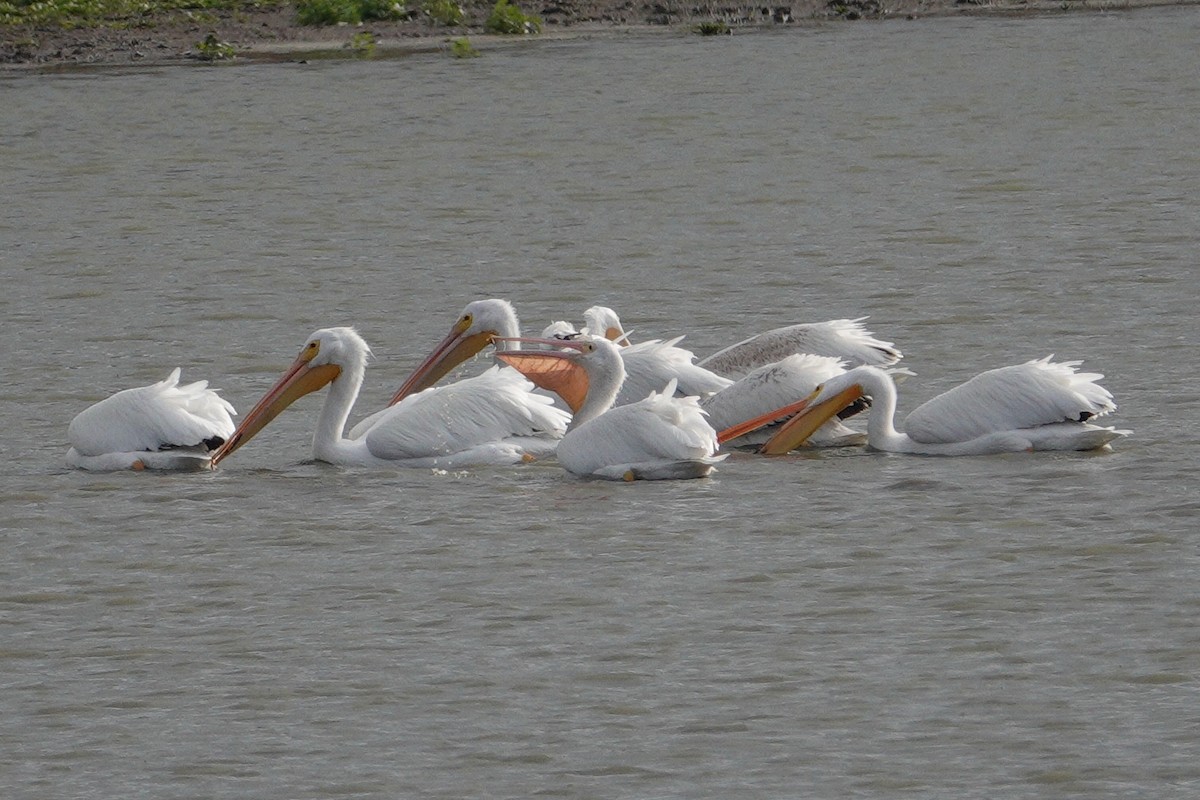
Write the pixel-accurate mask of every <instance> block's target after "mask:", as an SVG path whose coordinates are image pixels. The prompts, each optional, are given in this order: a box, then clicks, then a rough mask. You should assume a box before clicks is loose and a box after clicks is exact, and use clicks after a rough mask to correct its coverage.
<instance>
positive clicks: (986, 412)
mask: <svg viewBox="0 0 1200 800" xmlns="http://www.w3.org/2000/svg"><path fill="white" fill-rule="evenodd" d="M1052 358H1053V356H1047V357H1046V358H1042V359H1038V360H1035V361H1028V362H1026V363H1024V364H1017V365H1014V366H1009V367H1001V368H999V369H993V370H988V371H987V372H982V373H980V374H979V375H976V376H975V377H974V378H972V379H971V380H969V381H967V382H966V383H964V384H962V385H960V386H957V387H955V388H954V389H951V390H950V391H948V392H944V393H943V394H940V395H938V396H937V397H934V398H933V399H932V400H929V401H928V402H926V403H924V404H922V405H920V406H918V407H917V408H916V409H914V410H913V412H912V413H911V414H909V415H908V417H907V418H906V419H905V421H904V432H903V433H901V432H900V431H897V430H896V428H895V423H894V421H893V418H894V416H895V413H896V385H895V382H894V381H893V379H892V377H891V376H890V375H889V374H888V373H887V372H885V371H884V370H881V369H879V368H877V367H867V366H863V367H855V368H854V369H852V370H849V371H847V372H845V373H843V374H841V375H838V376H836V377H833V378H830V379H829V380H828V381H826V382H825V383H824V384H822V385H821V386H819V387H817V389H816V390H815V391H814V392H813V393H812V394H811V395H810V396H809V397H808V398H806V399H805V400H803V401H801V402H800V404H799V405H798V406H797V407H794V408H793V409H791V410H792V411H794V412H797V413H795V416H793V417H792V418H791V419H790V420H788V421H787V422H786V423H784V424H783V425H782V427H780V429H779V430H778V432H777V433H776V434H775V435H774V436H773V437H772V438H771V440H770V441H768V442H767V443H766V444H765V445H764V446H763V449H762V452H764V453H767V454H779V453H785V452H788V451H789V450H792V449H794V448H795V447H798V446H799V445H800V444H801V443H803V442H804V440H805V439H807V438H808V436H809V435H810V434H811V432H812V431H813V430H815V429H816V428H817V427H819V426H820V425H822V424H823V423H824V422H825V421H826V420H828V419H830V418H831V417H832V416H833V415H834V414H836V413H838V411H839V410H841V409H843V408H845V407H846V406H847V404H848V403H851V402H853V401H854V400H855V399H857V398H860V397H862V396H864V395H869V396H870V397H871V398H872V401H873V405H872V408H871V411H870V418H869V420H868V423H867V446H868V447H871V448H873V449H876V450H885V451H888V452H893V453H920V454H927V455H952V456H961V455H984V454H988V453H1008V452H1021V451H1033V450H1095V449H1099V448H1104V447H1107V446H1108V444H1109V442H1111V441H1113V440H1115V439H1118V438H1120V437H1123V436H1127V435H1128V434H1129V431H1122V430H1116V429H1115V428H1106V427H1101V426H1099V425H1095V424H1092V423H1091V422H1089V420H1091V419H1092V418H1094V417H1099V416H1102V415H1104V414H1108V413H1109V412H1111V411H1114V410H1115V409H1116V404H1115V403H1114V402H1113V397H1112V394H1111V393H1110V392H1109V391H1108V390H1107V389H1105V388H1104V387H1103V386H1101V385H1100V384H1099V383H1097V381H1098V380H1099V379H1100V378H1102V377H1104V376H1103V375H1100V374H1098V373H1094V372H1078V371H1077V370H1076V367H1078V366H1079V365H1080V364H1081V363H1082V362H1079V361H1063V362H1054V361H1052V360H1051V359H1052Z"/></svg>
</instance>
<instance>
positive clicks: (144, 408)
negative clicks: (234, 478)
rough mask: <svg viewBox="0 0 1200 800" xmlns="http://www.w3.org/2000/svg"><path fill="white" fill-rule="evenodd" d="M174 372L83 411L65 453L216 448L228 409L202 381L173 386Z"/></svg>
mask: <svg viewBox="0 0 1200 800" xmlns="http://www.w3.org/2000/svg"><path fill="white" fill-rule="evenodd" d="M180 374H181V373H180V369H179V368H178V367H176V368H175V369H174V370H172V371H171V374H170V375H168V376H167V378H166V380H163V381H159V382H158V383H152V384H150V385H149V386H139V387H137V388H134V389H125V390H124V391H121V392H117V393H116V394H114V395H112V396H111V397H108V398H105V399H104V400H101V401H100V402H99V403H96V404H95V405H93V406H90V407H89V408H86V409H84V410H83V411H82V412H80V413H79V415H78V416H76V417H75V419H73V420H71V424H70V426H69V427H68V428H67V439H68V440H69V441H70V444H71V447H73V448H75V450H76V451H77V452H78V453H79V454H81V455H84V456H99V455H104V454H107V453H133V452H141V451H156V450H165V449H169V448H176V447H195V446H197V445H201V444H205V443H209V444H211V446H214V447H215V446H216V444H219V443H220V442H219V441H213V440H218V439H219V440H221V441H223V440H225V439H226V438H228V437H229V436H230V434H232V433H233V427H234V426H233V419H232V417H231V415H233V414H235V413H237V412H235V411H234V410H233V406H232V405H230V404H229V403H228V402H227V401H225V400H224V399H222V398H221V396H220V395H218V394H217V393H216V392H215V391H214V390H212V389H209V388H208V382H207V381H196V382H195V383H188V384H184V385H183V386H180V385H179V377H180Z"/></svg>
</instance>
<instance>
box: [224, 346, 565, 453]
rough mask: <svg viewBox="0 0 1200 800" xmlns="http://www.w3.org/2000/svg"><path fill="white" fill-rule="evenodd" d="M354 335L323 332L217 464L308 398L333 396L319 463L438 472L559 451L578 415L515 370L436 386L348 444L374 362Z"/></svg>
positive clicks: (316, 445) (323, 421)
mask: <svg viewBox="0 0 1200 800" xmlns="http://www.w3.org/2000/svg"><path fill="white" fill-rule="evenodd" d="M370 352H371V351H370V348H369V347H368V346H367V343H366V342H365V341H364V340H363V338H362V337H361V336H359V335H358V333H357V332H356V331H355V330H354V329H353V328H346V327H342V328H323V329H321V330H318V331H316V332H314V333H313V334H312V336H310V337H309V340H308V343H307V344H305V345H304V347H303V348H302V349H301V350H300V354H299V355H298V356H297V357H296V360H295V361H294V362H293V363H292V365H291V366H290V367H289V368H288V369H287V371H286V372H284V374H283V376H282V377H280V378H279V380H278V381H277V382H276V383H275V385H274V386H273V387H271V389H269V390H268V391H267V393H266V394H264V395H263V397H262V399H261V400H259V401H258V403H257V404H256V405H255V406H254V408H253V409H251V411H250V412H249V413H248V414H247V415H246V417H245V419H243V421H242V424H241V425H239V426H238V428H237V430H235V431H234V432H233V433H232V435H230V437H229V440H228V441H227V442H225V444H224V445H223V446H222V447H221V448H220V449H219V450H217V452H215V453H214V454H213V457H212V463H213V465H214V466H216V465H217V464H218V463H219V462H221V461H222V460H224V459H225V458H227V457H228V456H229V455H230V454H232V453H233V452H234V451H235V450H237V449H238V448H239V447H241V446H242V445H244V444H245V443H246V442H248V441H249V440H250V439H251V438H253V437H254V436H255V435H256V434H257V433H258V432H259V431H260V430H262V429H263V428H264V427H265V426H266V425H267V424H268V423H270V422H271V420H273V419H274V418H275V417H276V416H278V415H279V414H280V412H282V411H283V409H285V408H287V407H288V406H289V405H291V404H292V403H294V402H295V401H296V400H298V399H299V398H301V397H303V396H304V395H306V394H308V393H310V392H314V391H316V390H318V389H320V388H322V387H324V386H326V385H328V386H329V394H328V396H327V397H326V398H325V403H324V405H323V406H322V408H321V413H320V417H319V418H318V421H317V429H316V433H315V434H314V435H313V449H312V454H313V458H314V459H316V460H318V461H327V462H330V463H333V464H348V465H391V466H402V467H438V468H443V469H454V468H460V467H464V466H477V465H489V464H490V465H502V464H514V463H519V462H522V461H527V460H530V459H531V458H533V457H537V456H538V455H544V454H545V453H547V452H552V451H553V449H554V445H555V444H556V443H557V440H558V438H559V437H561V436H562V434H563V432H564V431H565V429H566V425H567V421H568V420H569V416H568V415H567V414H566V413H565V412H563V411H560V410H558V409H556V408H554V407H553V404H552V403H551V402H550V400H549V399H548V398H544V397H540V396H538V395H534V394H531V393H530V391H529V389H530V388H531V384H530V383H529V381H527V380H526V379H525V378H523V377H522V376H521V375H520V374H519V373H517V372H515V371H513V370H506V369H500V368H495V367H494V368H492V369H489V370H488V371H487V372H485V373H484V374H483V375H481V376H479V378H478V379H475V380H473V381H460V382H459V383H456V384H451V385H449V386H445V387H433V388H430V389H426V390H425V391H421V392H419V393H417V394H413V395H411V396H409V397H406V398H405V399H404V400H403V401H401V402H399V403H397V404H396V405H393V406H390V407H388V408H387V409H385V410H384V411H381V412H379V413H377V414H375V415H372V416H371V417H369V418H368V419H367V420H365V421H364V423H366V424H365V425H364V424H360V425H359V426H356V428H355V431H354V432H353V433H352V436H351V437H349V438H347V437H345V436H343V433H342V432H343V431H344V430H345V427H346V421H347V420H348V418H349V416H350V411H351V409H352V408H353V406H354V401H355V399H357V397H358V393H359V389H360V388H361V386H362V382H363V376H364V373H365V370H366V363H367V357H368V356H369V355H370Z"/></svg>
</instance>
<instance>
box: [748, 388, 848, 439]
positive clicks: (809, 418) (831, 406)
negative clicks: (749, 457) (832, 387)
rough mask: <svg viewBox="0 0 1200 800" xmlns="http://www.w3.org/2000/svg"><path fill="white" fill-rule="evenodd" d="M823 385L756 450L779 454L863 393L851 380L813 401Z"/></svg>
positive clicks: (810, 434)
mask: <svg viewBox="0 0 1200 800" xmlns="http://www.w3.org/2000/svg"><path fill="white" fill-rule="evenodd" d="M822 388H823V387H819V386H818V387H817V390H816V391H815V392H813V393H812V394H811V395H810V396H809V397H808V399H807V400H805V401H803V402H805V403H808V404H810V405H808V407H807V408H805V409H804V410H802V411H801V412H800V413H798V414H797V415H796V416H794V417H792V418H791V419H789V420H788V421H787V422H785V423H784V424H783V427H781V428H780V429H779V430H778V431H777V432H776V433H775V435H774V436H772V437H771V438H770V439H769V440H768V441H767V443H766V444H764V445H763V446H762V449H761V450H760V451H759V452H761V453H763V454H764V455H768V456H778V455H783V454H784V453H789V452H791V451H792V450H795V449H796V448H797V447H799V446H800V445H802V444H804V442H805V441H807V440H808V437H810V436H812V434H813V431H815V430H816V429H817V428H819V427H821V426H822V425H824V424H825V423H826V422H828V421H829V420H830V419H832V418H833V417H834V416H836V415H837V414H838V412H840V411H841V410H842V409H844V408H845V407H846V406H848V405H850V404H851V403H853V402H854V401H855V400H857V399H858V398H860V397H862V396H863V390H862V387H861V386H859V385H858V384H854V385H853V386H850V387H848V388H845V389H843V390H842V391H840V392H837V393H836V394H833V395H831V396H829V397H827V398H826V399H824V400H821V401H820V402H818V403H815V404H812V401H813V399H815V398H816V397H817V395H819V394H820V393H821V389H822Z"/></svg>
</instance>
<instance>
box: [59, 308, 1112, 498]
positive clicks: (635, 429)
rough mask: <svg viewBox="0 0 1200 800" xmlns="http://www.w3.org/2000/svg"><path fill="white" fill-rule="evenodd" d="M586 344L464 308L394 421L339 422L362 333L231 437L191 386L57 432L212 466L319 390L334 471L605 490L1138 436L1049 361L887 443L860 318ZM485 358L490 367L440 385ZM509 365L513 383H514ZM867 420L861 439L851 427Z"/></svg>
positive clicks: (356, 373)
mask: <svg viewBox="0 0 1200 800" xmlns="http://www.w3.org/2000/svg"><path fill="white" fill-rule="evenodd" d="M585 320H586V324H585V325H584V326H583V327H582V328H581V329H579V330H576V329H575V328H574V326H572V325H570V324H569V323H565V322H556V323H554V324H552V325H551V326H550V327H548V328H547V329H546V330H545V331H544V332H543V334H542V336H540V337H537V338H528V337H522V336H521V335H520V330H519V324H518V320H517V315H516V313H515V311H514V310H513V307H512V305H511V304H510V303H509V302H507V301H505V300H497V299H490V300H477V301H475V302H472V303H469V304H468V305H467V307H466V308H465V309H464V310H463V313H462V314H461V315H460V316H459V317H458V319H457V321H456V322H455V323H454V325H453V326H452V327H451V329H450V333H449V334H448V335H447V336H446V337H445V339H443V340H442V342H441V343H440V344H438V345H437V347H436V348H434V350H433V351H432V352H431V353H430V354H429V356H428V357H427V358H426V359H425V360H424V361H423V362H422V363H421V364H420V366H418V367H417V369H416V370H415V371H414V372H413V373H412V375H410V376H409V377H408V379H407V380H405V381H404V383H403V384H402V385H401V386H400V388H399V390H397V392H396V393H395V395H394V396H393V397H392V400H391V402H390V403H389V404H388V406H387V407H386V408H384V409H382V410H381V411H379V412H377V413H375V414H372V415H371V416H369V417H367V418H366V419H364V420H362V421H361V422H359V423H358V424H357V425H355V426H354V427H353V428H351V429H350V432H349V433H348V434H347V433H346V432H345V431H346V425H347V422H348V420H349V417H350V412H351V409H352V408H353V406H354V401H355V399H356V398H357V396H358V392H359V389H360V387H361V386H362V382H363V376H364V372H365V370H366V365H367V358H368V356H369V355H370V349H369V348H368V346H367V343H366V342H365V341H363V339H362V337H361V336H359V335H358V333H356V332H355V330H354V329H353V328H324V329H322V330H319V331H316V332H315V333H313V334H312V336H310V337H309V339H308V342H307V343H306V344H305V345H304V347H303V348H302V349H301V350H300V354H299V356H297V357H296V360H295V361H294V362H293V363H292V365H291V366H290V367H289V368H288V369H287V371H286V372H285V373H284V374H283V376H282V377H281V378H280V379H279V380H278V382H277V383H276V384H275V385H274V386H273V387H272V388H271V389H270V390H269V391H268V392H267V393H266V394H265V395H263V397H262V399H261V400H259V401H258V403H257V404H256V405H255V406H254V408H253V409H251V410H250V412H249V413H248V414H246V416H245V417H244V418H243V420H242V423H241V424H240V425H238V426H237V427H236V428H235V427H234V423H233V419H232V415H233V414H235V412H234V410H233V406H231V405H230V404H229V403H228V402H227V401H225V400H224V399H222V398H221V397H220V396H219V395H218V394H217V393H216V392H215V391H213V390H211V389H209V388H208V385H207V382H205V381H200V382H196V383H191V384H185V385H182V386H181V385H180V384H179V377H180V371H179V369H175V370H174V371H173V372H172V373H171V375H170V376H169V377H168V378H167V379H166V380H164V381H162V382H160V383H155V384H151V385H150V386H142V387H139V388H135V389H127V390H125V391H122V392H118V393H117V394H114V395H113V396H111V397H109V398H107V399H105V400H102V401H100V402H99V403H96V404H95V405H93V406H91V407H89V408H87V409H85V410H84V411H83V412H81V413H80V414H79V415H78V416H77V417H76V418H75V419H74V420H73V421H72V422H71V425H70V428H69V430H68V438H69V440H70V444H71V448H70V450H69V451H68V453H67V461H68V463H69V464H70V465H72V466H75V467H80V468H83V469H99V470H114V469H195V468H198V467H216V466H217V464H218V463H220V462H222V461H224V460H225V459H226V458H228V457H229V456H231V455H233V453H234V452H235V451H237V450H238V449H239V448H241V447H242V446H243V445H245V444H246V443H247V442H249V441H250V440H251V439H252V438H253V437H254V436H255V435H256V434H257V433H258V432H259V431H260V430H262V429H263V428H264V427H265V426H266V425H267V424H268V423H270V422H271V420H273V419H274V418H275V417H276V416H277V415H278V414H279V413H280V412H281V411H283V409H284V408H286V407H287V406H289V405H291V404H292V403H293V402H295V401H296V400H297V399H298V398H300V397H302V396H304V395H306V394H308V393H310V392H314V391H316V390H318V389H321V388H323V387H325V386H328V387H329V392H328V395H327V396H326V398H325V403H324V406H323V407H322V409H321V413H320V417H319V419H318V421H317V429H316V433H315V434H314V436H313V450H312V452H313V458H315V459H317V460H319V461H327V462H331V463H334V464H352V465H382V464H389V465H394V466H411V467H438V468H445V469H456V468H462V467H466V466H478V465H503V464H516V463H521V462H524V461H530V460H533V459H538V458H545V457H554V458H556V459H557V461H558V463H559V464H561V465H562V466H563V467H564V468H565V469H567V470H568V471H570V472H572V473H574V474H577V475H584V476H594V477H599V478H609V479H616V480H634V479H648V480H654V479H669V478H698V477H703V476H705V475H708V474H709V473H710V472H711V471H712V469H713V465H714V464H716V463H717V462H719V461H720V460H722V459H723V458H725V454H723V453H722V452H721V450H722V449H726V450H728V449H730V448H742V449H750V448H753V449H756V450H757V451H758V452H762V453H765V454H779V453H786V452H788V451H790V450H793V449H795V448H798V447H801V446H818V447H821V446H824V447H830V446H849V445H862V444H866V445H867V446H869V447H872V448H875V449H878V450H886V451H892V452H898V453H925V454H940V455H979V454H987V453H1002V452H1017V451H1030V450H1092V449H1097V448H1103V447H1107V446H1108V444H1109V442H1111V441H1112V440H1114V439H1116V438H1118V437H1121V436H1125V435H1127V434H1128V433H1129V431H1123V430H1116V429H1114V428H1111V427H1101V426H1098V425H1095V424H1093V423H1092V422H1091V420H1092V419H1093V418H1094V417H1099V416H1102V415H1104V414H1107V413H1109V412H1111V411H1113V410H1114V409H1115V408H1116V405H1115V403H1114V402H1113V398H1112V395H1111V394H1110V393H1109V392H1108V390H1107V389H1105V388H1104V387H1102V386H1100V385H1099V384H1098V383H1097V381H1098V380H1099V379H1100V378H1101V377H1103V376H1102V375H1099V374H1096V373H1084V372H1078V371H1077V369H1076V368H1077V367H1078V366H1079V364H1080V363H1081V362H1078V361H1066V362H1055V361H1052V360H1051V357H1047V358H1043V359H1040V360H1036V361H1029V362H1026V363H1024V364H1017V365H1015V366H1009V367H1002V368H1000V369H993V370H989V371H987V372H983V373H981V374H979V375H976V376H975V377H974V378H972V379H971V380H969V381H967V382H966V383H964V384H962V385H961V386H958V387H956V388H954V389H951V390H950V391H948V392H945V393H944V394H941V395H939V396H937V397H935V398H933V399H932V400H930V401H928V402H926V403H924V404H923V405H921V406H919V407H918V408H917V409H916V410H914V411H913V412H912V413H911V414H909V415H908V417H907V418H906V420H905V422H904V432H903V433H902V432H900V431H897V430H896V428H895V423H894V421H893V417H894V414H895V410H896V384H895V378H896V377H900V376H903V375H907V374H911V373H909V372H908V371H907V370H904V369H903V368H898V367H895V366H894V365H895V364H896V363H897V362H898V361H899V360H900V358H901V353H900V351H899V350H897V349H896V348H895V347H893V346H892V343H891V342H885V341H881V340H879V339H876V338H875V337H874V336H872V335H871V334H870V333H869V332H868V331H867V330H865V329H864V328H863V326H862V321H861V320H846V319H842V320H831V321H828V322H818V323H807V324H800V325H791V326H788V327H785V328H778V329H775V330H772V331H767V332H765V333H761V334H758V335H757V336H754V337H751V338H749V339H747V340H745V341H743V342H739V343H737V344H734V345H731V346H730V347H727V348H725V349H724V350H721V351H720V352H718V353H715V354H714V355H711V356H709V357H707V358H705V359H702V360H700V361H699V362H697V361H696V360H695V357H694V356H693V354H692V353H691V352H689V351H687V350H685V349H683V348H680V347H678V343H679V340H680V339H681V338H682V337H678V338H675V339H671V340H665V341H664V340H652V341H645V342H639V343H637V344H631V343H630V342H629V337H628V335H627V334H626V332H625V330H624V329H623V327H622V326H621V322H620V319H619V318H618V317H617V315H616V313H615V312H613V311H612V309H609V308H605V307H602V306H595V307H593V308H590V309H588V311H587V312H586V314H585ZM489 346H494V347H495V351H496V352H495V355H496V359H497V360H498V361H499V362H501V363H500V364H497V365H494V366H492V367H490V368H489V369H487V370H486V371H485V372H483V373H482V374H480V375H478V376H476V377H472V378H466V379H464V380H459V381H456V382H453V383H448V384H445V385H436V384H437V383H438V381H439V380H441V379H442V378H443V377H444V376H445V375H446V374H447V373H449V372H450V371H451V370H453V369H454V368H455V367H456V366H458V365H459V364H461V363H462V362H464V361H466V360H467V359H468V358H471V357H472V356H474V355H476V354H477V353H479V352H480V351H482V350H483V349H484V348H485V347H489ZM509 367H511V369H510V368H509ZM868 408H869V412H868V424H867V430H866V434H865V435H864V434H862V433H861V432H858V431H855V430H853V429H851V428H849V427H847V426H846V425H845V424H844V422H843V420H844V419H846V418H848V417H850V416H853V415H855V414H857V413H860V412H867V411H868Z"/></svg>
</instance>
